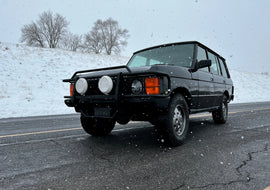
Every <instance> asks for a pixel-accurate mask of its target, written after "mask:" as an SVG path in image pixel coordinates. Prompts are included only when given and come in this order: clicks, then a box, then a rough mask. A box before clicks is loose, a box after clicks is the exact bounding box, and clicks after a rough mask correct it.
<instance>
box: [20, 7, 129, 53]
mask: <svg viewBox="0 0 270 190" xmlns="http://www.w3.org/2000/svg"><path fill="white" fill-rule="evenodd" d="M68 25H69V22H68V21H67V20H66V18H65V17H63V16H61V15H60V14H58V13H56V14H54V13H53V12H51V11H47V12H43V13H41V14H40V15H39V18H38V19H37V20H36V21H35V22H34V21H33V22H32V23H30V24H26V25H24V26H23V27H22V28H21V40H20V41H21V42H25V43H26V44H27V45H29V46H35V47H42V48H43V47H48V48H62V49H66V50H72V51H77V50H81V51H85V52H94V53H96V54H99V53H106V54H108V55H111V54H112V53H115V54H119V53H120V52H121V50H123V49H124V47H125V46H126V45H127V39H128V38H129V33H128V30H127V29H122V28H121V27H120V26H119V24H118V22H117V21H116V20H113V19H112V18H108V19H107V20H104V21H103V20H101V19H98V20H97V21H96V22H95V23H94V26H93V27H92V29H91V30H90V31H89V32H88V33H86V34H85V35H78V34H73V33H71V32H70V31H68Z"/></svg>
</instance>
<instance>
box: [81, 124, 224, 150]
mask: <svg viewBox="0 0 270 190" xmlns="http://www.w3.org/2000/svg"><path fill="white" fill-rule="evenodd" d="M125 127H127V128H128V129H125ZM138 127H140V128H138ZM225 127H226V124H225V125H216V124H214V122H213V121H212V120H211V119H191V120H190V127H189V132H188V135H187V137H186V140H185V142H184V144H183V145H182V146H185V144H188V143H192V142H193V141H194V139H198V138H207V137H211V136H212V135H214V134H215V133H216V132H217V131H218V130H223V129H224V128H225ZM81 143H82V144H83V145H85V146H87V147H89V146H91V147H94V148H97V147H100V148H106V149H111V150H113V149H119V148H120V149H130V148H135V149H151V148H154V149H155V148H157V149H168V148H170V149H171V148H173V147H171V146H170V145H168V144H167V143H166V141H165V139H164V138H163V137H162V136H160V134H159V133H158V132H157V130H156V128H155V127H154V126H153V125H151V124H150V123H149V124H145V123H143V124H142V126H140V123H137V124H136V127H134V129H133V128H132V127H130V125H129V124H128V125H127V126H123V127H122V128H121V129H120V130H119V129H117V130H114V131H112V133H111V134H110V135H108V136H106V137H93V136H90V135H89V136H88V137H86V138H84V139H82V141H81ZM180 147H181V146H180Z"/></svg>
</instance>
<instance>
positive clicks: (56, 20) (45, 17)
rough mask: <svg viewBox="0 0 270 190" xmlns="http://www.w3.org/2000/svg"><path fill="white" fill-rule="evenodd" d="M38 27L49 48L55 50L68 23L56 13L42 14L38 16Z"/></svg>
mask: <svg viewBox="0 0 270 190" xmlns="http://www.w3.org/2000/svg"><path fill="white" fill-rule="evenodd" d="M38 25H39V27H40V29H41V33H42V35H43V36H44V38H45V39H46V41H47V43H48V45H49V47H50V48H56V46H57V44H58V42H59V40H60V39H61V37H62V36H63V35H64V34H65V33H66V28H67V26H68V22H67V21H66V19H65V18H64V17H63V16H61V15H59V14H58V13H57V14H55V15H53V13H52V12H51V11H47V12H43V13H42V14H41V15H40V16H39V20H38Z"/></svg>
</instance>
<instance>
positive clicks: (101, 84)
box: [98, 76, 113, 94]
mask: <svg viewBox="0 0 270 190" xmlns="http://www.w3.org/2000/svg"><path fill="white" fill-rule="evenodd" d="M98 88H99V90H100V92H102V93H103V94H109V93H110V92H111V91H112V89H113V81H112V79H111V77H109V76H103V77H101V78H100V79H99V81H98Z"/></svg>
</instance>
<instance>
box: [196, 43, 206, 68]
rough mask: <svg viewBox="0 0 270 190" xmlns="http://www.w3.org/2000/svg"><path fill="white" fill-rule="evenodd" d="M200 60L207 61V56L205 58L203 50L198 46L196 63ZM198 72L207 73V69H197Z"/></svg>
mask: <svg viewBox="0 0 270 190" xmlns="http://www.w3.org/2000/svg"><path fill="white" fill-rule="evenodd" d="M201 60H207V56H206V51H205V49H203V48H201V47H200V46H198V51H197V61H198V62H199V61H201ZM199 70H200V71H206V72H209V69H208V67H205V68H201V69H199Z"/></svg>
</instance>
